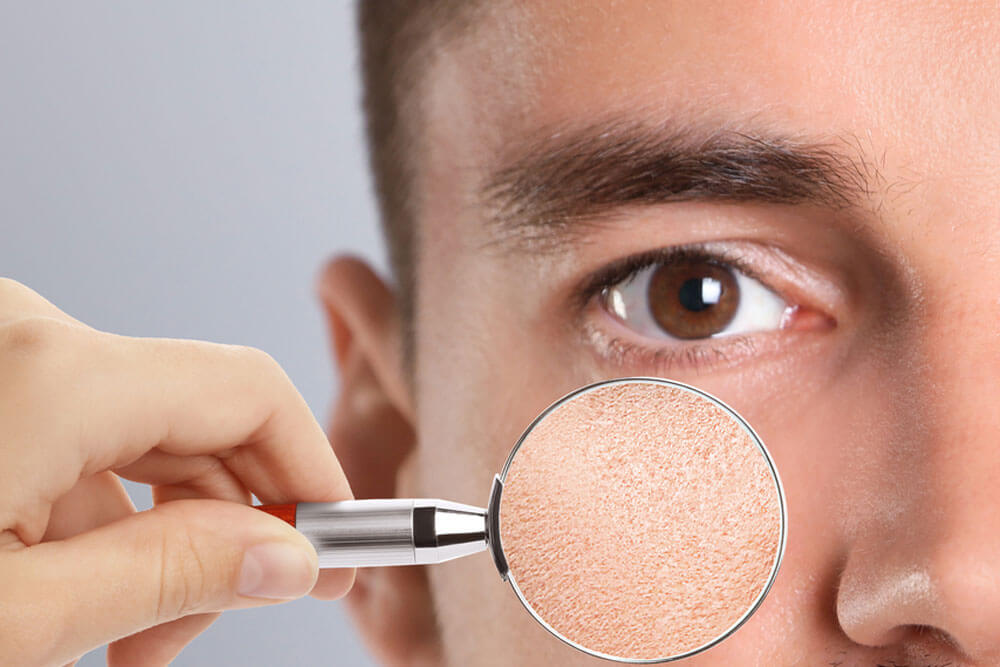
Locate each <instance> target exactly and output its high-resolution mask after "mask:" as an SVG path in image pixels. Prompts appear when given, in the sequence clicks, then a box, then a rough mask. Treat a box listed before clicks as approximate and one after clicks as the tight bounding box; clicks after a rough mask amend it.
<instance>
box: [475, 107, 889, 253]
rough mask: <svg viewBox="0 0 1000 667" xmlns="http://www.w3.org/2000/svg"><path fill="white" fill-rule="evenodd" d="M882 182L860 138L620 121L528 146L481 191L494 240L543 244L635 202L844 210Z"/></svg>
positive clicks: (566, 236) (552, 136) (552, 135)
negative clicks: (804, 137)
mask: <svg viewBox="0 0 1000 667" xmlns="http://www.w3.org/2000/svg"><path fill="white" fill-rule="evenodd" d="M880 182H881V176H880V174H879V172H878V169H877V168H876V167H875V166H874V165H872V164H871V163H869V162H867V161H866V160H865V159H864V158H863V154H862V152H861V151H860V142H859V141H851V140H848V139H837V140H829V141H804V140H801V139H795V138H792V137H789V136H783V135H780V134H774V133H773V132H763V131H760V132H750V131H736V130H730V129H716V130H713V131H710V132H701V133H698V132H694V131H691V130H684V131H678V130H671V129H669V128H656V127H652V126H650V125H645V124H626V123H620V122H619V123H610V124H603V125H595V126H590V127H586V128H583V129H580V130H576V131H571V132H561V131H560V132H552V133H548V134H547V135H542V138H541V139H538V140H532V141H528V142H526V143H525V145H524V146H523V147H522V148H521V149H520V152H519V153H516V154H515V156H514V157H513V158H512V159H510V158H508V159H507V160H505V161H503V162H502V164H501V165H500V166H499V167H497V168H495V169H494V170H493V171H492V173H491V175H490V176H488V178H487V179H486V181H485V185H484V186H483V188H482V190H481V192H480V195H481V202H482V203H483V204H484V205H485V206H486V207H487V210H488V211H489V217H490V222H489V224H490V225H491V226H492V227H494V228H495V229H493V230H491V231H493V232H494V234H493V237H494V240H495V241H497V242H501V243H504V242H505V241H506V242H511V243H513V244H514V245H517V246H523V245H525V244H527V245H530V247H531V248H533V249H536V250H538V249H543V248H545V247H550V246H552V245H559V244H561V243H562V242H563V241H566V240H568V239H570V238H573V237H574V236H575V235H576V232H578V231H579V228H580V226H581V225H580V224H579V223H580V222H581V221H583V220H587V221H592V222H593V221H600V220H602V219H606V218H607V217H608V216H609V215H611V214H614V213H617V212H621V211H622V210H623V209H625V208H632V207H635V206H652V205H656V204H666V203H670V202H679V201H715V202H732V203H736V202H760V203H772V204H804V203H811V204H818V205H821V206H825V207H829V208H833V209H837V210H840V209H845V208H852V207H856V206H863V205H864V204H865V203H871V202H870V200H871V195H872V192H873V188H874V187H876V185H877V184H879V183H880ZM504 244H505V245H506V243H504Z"/></svg>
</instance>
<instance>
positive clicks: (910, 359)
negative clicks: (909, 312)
mask: <svg viewBox="0 0 1000 667" xmlns="http://www.w3.org/2000/svg"><path fill="white" fill-rule="evenodd" d="M944 275H945V277H944V278H943V279H941V280H938V281H937V283H936V284H935V285H933V289H928V290H926V291H925V294H924V297H925V298H924V300H923V302H922V309H921V310H922V312H921V314H920V317H919V318H918V319H919V321H918V322H916V323H915V324H914V326H913V327H912V330H913V332H914V334H913V335H912V336H911V337H910V338H909V340H908V343H907V344H906V346H905V347H906V351H905V352H904V353H902V354H900V356H899V357H898V359H897V360H896V361H895V362H894V363H896V364H897V366H899V367H902V366H904V365H906V366H908V371H906V372H898V373H897V374H895V376H896V377H898V378H900V379H902V378H905V381H906V382H908V383H913V386H911V387H909V388H907V389H908V390H907V391H906V392H905V393H906V395H907V396H910V397H911V400H910V405H908V406H907V409H908V410H909V411H910V416H909V417H908V418H906V419H904V420H903V421H902V423H901V424H900V427H899V430H898V431H897V433H895V434H894V437H895V438H897V439H899V440H902V442H901V443H897V444H895V445H892V447H893V449H894V451H895V452H897V454H896V456H897V457H904V458H905V459H907V460H901V461H896V464H897V465H894V466H892V467H891V468H887V470H891V471H893V472H892V474H894V475H895V478H894V479H892V480H888V479H887V480H885V481H886V483H888V484H895V485H908V486H909V487H910V488H909V489H908V490H906V491H903V492H901V493H900V494H899V497H901V498H904V499H905V501H904V502H901V503H899V505H898V511H897V512H895V513H892V514H889V515H885V518H884V519H883V520H880V521H879V524H880V525H874V523H872V524H869V525H868V526H867V527H866V529H864V530H862V531H859V533H858V534H857V535H856V536H855V540H854V544H852V545H851V546H850V548H849V553H848V560H847V563H846V565H845V569H844V572H843V575H842V581H841V587H840V590H839V592H838V601H837V603H838V615H839V617H840V620H841V625H842V627H843V628H844V630H845V631H846V632H847V634H848V635H849V636H852V638H854V639H855V640H856V641H859V642H861V643H866V644H885V643H894V642H899V641H904V638H906V637H909V638H910V640H913V637H915V636H919V635H920V633H919V632H914V629H915V628H919V627H933V628H936V629H937V630H939V631H941V632H943V633H946V634H947V635H948V636H949V637H951V639H952V640H953V641H954V643H956V644H957V645H958V646H959V647H960V648H961V650H962V651H963V652H965V653H966V654H968V655H970V656H975V657H979V658H981V659H982V658H988V659H996V658H997V657H1000V634H998V633H997V630H996V628H997V627H1000V391H997V390H998V389H1000V344H998V340H1000V339H998V334H997V332H998V331H1000V304H998V299H997V296H996V295H998V294H1000V274H998V275H997V276H996V277H994V276H992V275H983V272H981V271H980V272H972V271H969V270H965V271H962V270H960V269H959V268H958V267H955V268H953V269H951V270H949V271H947V272H945V274H944ZM907 628H909V629H910V632H907V630H906V629H907ZM925 637H926V633H925Z"/></svg>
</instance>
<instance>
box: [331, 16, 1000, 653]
mask: <svg viewBox="0 0 1000 667" xmlns="http://www.w3.org/2000/svg"><path fill="white" fill-rule="evenodd" d="M998 71H1000V8H998V6H997V5H996V3H992V2H982V3H973V2H959V3H953V4H949V3H940V4H936V5H934V6H932V5H931V4H930V3H914V2H904V1H902V0H900V1H897V2H880V3H861V2H858V3H853V2H828V3H821V2H817V3H777V2H746V1H742V0H741V1H739V2H735V1H734V2H711V3H706V2H699V3H673V2H660V3H648V2H628V1H622V2H615V3H613V4H608V3H594V5H592V6H591V5H582V4H581V3H572V2H566V3H559V2H546V3H534V4H533V5H532V6H530V7H528V6H520V3H519V6H516V7H506V6H505V7H502V8H501V7H494V8H492V9H490V10H489V11H488V12H485V13H482V15H480V16H478V17H477V20H476V21H475V22H474V23H473V26H472V27H471V28H470V29H468V30H467V31H466V32H465V33H464V35H463V36H462V37H460V38H459V39H456V40H453V41H451V42H449V43H448V44H447V45H446V48H444V49H443V51H442V53H441V55H440V56H439V57H438V58H437V59H436V60H435V61H434V63H433V65H432V67H431V69H430V70H429V72H428V77H429V78H428V81H427V97H426V99H425V103H426V110H427V118H426V119H425V122H424V130H425V132H426V134H425V141H426V145H427V146H428V153H427V155H426V156H425V159H424V160H423V161H422V163H421V165H420V168H419V174H420V176H419V178H418V183H417V192H418V194H419V202H418V207H417V209H418V214H419V215H418V217H419V220H420V223H419V230H420V234H419V236H420V243H419V247H418V249H417V257H418V271H417V284H418V288H417V302H416V309H415V312H416V321H415V332H416V338H415V340H414V346H413V349H414V353H415V359H413V360H411V361H412V362H413V376H412V377H409V376H408V375H407V370H406V364H404V363H402V360H401V359H400V355H399V353H398V350H399V349H400V340H399V336H400V334H399V328H398V322H397V320H396V312H397V307H398V306H397V304H396V302H395V301H394V297H393V294H392V293H391V291H390V290H389V288H387V287H386V286H385V285H384V284H383V283H382V281H381V280H380V279H379V278H377V277H376V276H375V275H374V274H372V273H371V272H370V271H369V270H368V269H367V268H365V267H364V266H362V265H360V264H359V263H357V262H355V261H352V260H341V261H339V262H335V263H334V264H332V265H331V266H330V267H329V268H328V270H327V271H326V272H325V274H324V277H323V279H322V286H323V287H322V293H323V295H324V301H325V303H326V305H327V310H328V313H329V320H330V323H331V330H332V332H333V339H334V348H335V352H336V356H337V359H338V361H339V365H340V372H341V386H342V393H341V395H340V397H339V399H338V403H337V405H336V407H335V410H334V414H333V418H332V424H331V429H330V436H331V440H332V441H333V443H334V446H335V448H336V451H337V454H338V457H339V458H340V459H341V461H342V463H343V465H344V468H345V470H346V472H347V474H348V477H349V479H350V480H351V483H352V487H353V489H354V492H355V495H356V496H357V497H374V496H386V495H393V494H396V495H401V496H430V497H442V498H448V499H451V500H455V501H460V502H466V503H472V504H479V505H483V504H485V502H486V495H487V493H488V489H489V487H490V483H491V479H492V476H493V474H494V473H496V472H497V471H498V470H499V469H500V467H501V465H502V463H503V460H504V458H505V456H506V454H507V452H508V450H509V448H510V446H511V445H512V444H513V442H514V441H515V440H516V438H517V436H518V435H519V433H520V432H521V430H522V429H523V428H524V427H525V426H526V425H527V424H528V423H529V422H530V421H531V419H532V418H533V417H534V416H535V415H536V414H537V413H538V412H539V411H541V410H542V409H543V408H544V407H545V406H546V405H548V404H549V403H550V402H552V401H553V400H554V399H556V398H558V397H559V396H561V395H562V394H564V393H566V392H567V391H569V390H572V389H573V388H575V387H578V386H580V385H582V384H585V383H588V382H591V381H595V380H599V379H604V378H610V377H618V376H626V375H657V376H665V377H669V378H673V379H677V380H680V381H683V382H687V383H690V384H693V385H695V386H698V387H700V388H702V389H704V390H706V391H708V392H710V393H713V394H715V395H717V396H719V397H720V398H722V399H723V400H724V401H726V402H727V403H729V404H730V405H732V406H733V407H734V408H735V409H736V410H737V411H739V412H740V413H741V414H742V415H743V416H744V417H745V418H746V419H747V420H748V421H749V423H751V424H752V425H753V426H754V428H755V429H756V430H757V431H758V433H759V434H760V435H761V437H762V439H763V440H764V442H765V443H766V444H767V445H768V448H769V449H770V451H771V453H772V455H773V457H774V459H775V462H776V465H777V467H778V469H779V471H780V473H781V475H782V480H783V483H784V486H785V491H786V495H787V502H788V509H789V539H788V544H787V550H786V554H785V560H784V564H783V566H782V570H781V572H780V574H779V576H778V579H777V581H776V583H775V586H774V588H773V589H772V590H771V592H770V594H769V596H768V597H767V599H766V600H765V602H764V604H763V605H762V607H761V608H760V609H759V611H758V612H757V613H756V614H755V615H754V616H753V617H752V618H751V619H750V620H749V621H748V622H747V624H746V625H745V626H743V627H742V628H741V629H740V630H738V631H737V632H736V633H735V634H734V635H733V636H732V637H730V638H729V639H727V640H726V641H724V642H722V643H721V644H720V645H718V646H717V647H715V648H712V649H710V650H709V651H707V652H705V653H704V654H702V655H700V656H697V657H695V658H692V659H690V660H688V661H687V662H686V663H685V664H690V665H709V664H732V665H754V664H759V665H792V664H833V665H874V664H897V665H913V666H921V667H922V666H925V665H943V664H948V665H994V664H998V663H1000V632H998V631H997V628H998V627H1000V558H998V557H997V555H998V554H1000V492H998V491H997V490H996V480H997V479H1000V449H998V447H997V433H1000V410H997V408H996V401H997V399H996V392H995V391H994V389H995V387H996V386H997V384H998V382H1000V365H998V364H997V362H996V361H995V358H996V351H997V350H998V349H1000V347H998V340H997V336H996V333H995V331H996V326H997V325H996V323H997V321H998V317H1000V299H998V297H997V294H998V293H1000V272H998V271H997V270H996V267H997V265H998V260H1000V231H998V229H1000V228H998V223H1000V198H998V197H997V194H996V193H997V192H998V191H1000V176H998V175H997V174H998V172H1000V84H998V83H997V72H998ZM604 125H606V126H607V127H609V128H620V127H623V126H625V127H641V128H645V129H646V130H647V131H651V132H655V131H662V132H670V133H672V134H674V135H679V136H684V137H689V138H690V137H706V136H708V137H711V136H718V135H719V134H720V133H722V134H724V135H726V136H731V135H730V134H727V133H736V136H749V137H751V138H754V139H756V138H763V139H764V140H765V141H770V140H772V139H774V138H779V139H780V141H783V142H785V143H784V144H782V145H789V143H788V142H791V144H794V145H797V146H824V147H826V148H827V149H828V150H829V151H830V153H831V154H832V155H836V156H839V157H841V158H842V159H843V162H842V163H841V165H842V166H844V165H848V166H850V167H853V168H854V174H855V176H856V179H855V180H854V181H853V184H854V185H855V186H858V187H855V188H853V189H852V191H851V193H850V195H851V196H850V197H849V198H848V199H846V200H840V201H820V200H819V198H810V197H804V198H802V199H801V200H800V201H793V202H788V203H775V202H773V201H763V200H761V198H760V197H757V196H746V197H726V196H720V195H718V193H716V194H714V195H713V194H708V195H706V194H704V193H702V194H701V195H698V196H681V197H677V198H676V199H675V200H672V201H665V202H651V201H641V202H632V203H629V204H628V205H615V204H613V203H612V204H610V205H608V206H606V207H605V208H604V209H603V210H601V211H599V212H595V211H587V210H578V211H576V213H575V214H574V215H573V216H570V217H568V218H565V219H564V220H563V222H564V224H563V225H562V228H563V229H565V230H570V231H571V233H570V234H569V235H567V236H565V238H563V237H559V238H554V237H553V236H552V235H551V234H549V232H551V229H549V228H545V227H544V226H543V230H542V231H541V234H542V236H541V237H540V239H541V240H539V239H536V240H531V238H535V236H536V235H534V234H525V233H524V228H519V229H521V231H520V232H519V233H510V231H509V229H507V227H505V226H504V224H505V223H504V222H503V220H501V221H500V222H498V221H497V219H496V218H497V202H496V200H494V199H490V198H489V197H486V196H484V192H483V190H484V188H486V187H487V186H489V185H490V184H492V183H495V182H496V181H497V175H498V173H500V172H502V171H503V170H504V169H506V168H508V167H510V166H511V164H523V163H524V161H525V160H527V161H528V162H530V161H531V159H532V157H537V155H538V154H539V152H540V151H543V150H545V149H547V148H551V146H552V144H553V142H556V143H558V141H559V137H566V136H577V135H580V136H585V137H586V136H589V133H590V132H591V129H592V128H595V127H596V128H601V127H602V126H604ZM693 143H694V144H697V143H698V142H697V141H694V142H693ZM519 161H520V162H519ZM859 183H860V184H861V185H859ZM528 212H529V213H530V210H529V211H528ZM577 213H578V215H577ZM501 217H502V216H501ZM510 222H511V220H510V219H507V220H506V223H510ZM531 229H532V231H533V232H534V231H538V230H535V229H534V228H531ZM528 237H531V238H528ZM676 246H698V247H702V248H703V249H708V250H711V251H713V252H715V251H718V252H721V253H723V254H724V255H725V257H728V258H736V259H737V260H739V261H740V262H742V264H743V266H744V267H745V268H747V269H748V270H750V271H753V272H754V274H755V277H756V278H757V279H758V280H759V281H760V282H761V283H762V284H764V285H765V286H766V287H768V288H769V289H770V290H771V291H772V292H773V293H774V294H776V295H777V296H778V297H780V298H781V299H782V300H783V301H784V302H785V304H786V305H787V306H789V307H797V309H795V310H794V312H793V313H792V315H793V316H792V317H791V318H790V319H789V320H787V321H785V322H784V323H783V326H774V327H770V328H767V329H765V330H757V331H753V332H746V333H742V334H737V335H734V336H730V337H715V338H710V339H703V340H671V339H668V338H664V337H663V336H662V335H660V336H656V335H655V334H650V333H649V331H648V330H647V331H645V332H643V333H640V332H636V331H633V330H632V329H630V327H629V326H628V325H627V324H626V323H624V322H622V321H621V320H617V319H615V318H614V317H613V316H612V315H610V314H609V313H608V312H607V311H606V310H604V309H602V306H601V303H600V299H599V298H598V297H597V295H592V298H589V299H588V298H586V297H585V296H581V294H580V293H579V290H580V288H581V286H582V285H584V284H586V283H587V282H588V280H590V279H591V278H592V276H594V275H595V274H596V273H598V272H600V271H601V270H602V269H604V268H605V267H607V266H608V265H611V264H613V263H615V262H619V261H620V260H622V259H624V258H628V257H630V256H633V255H639V254H643V253H648V252H650V251H655V250H659V249H669V248H672V247H676ZM613 340H617V341H618V342H616V343H612V342H609V341H613ZM349 602H350V605H351V609H352V611H353V613H354V615H355V618H356V620H357V622H358V626H359V628H360V629H361V631H362V633H363V634H364V636H365V637H366V639H367V640H368V642H369V645H370V646H371V647H372V649H373V651H374V652H375V654H376V655H377V656H378V657H379V658H380V659H381V660H383V661H384V662H386V663H388V664H400V665H417V664H449V665H494V664H497V665H499V664H505V665H506V664H517V665H552V664H559V665H575V664H581V665H583V664H604V663H602V662H599V661H597V660H596V659H591V658H588V657H586V656H584V655H582V654H580V653H577V652H575V651H573V650H572V649H570V648H568V647H566V646H564V645H563V644H561V643H560V642H559V641H558V640H556V639H554V638H552V637H551V636H549V635H548V633H547V632H546V631H545V630H544V629H543V628H541V627H540V626H538V625H537V624H536V623H535V622H534V621H533V620H532V619H531V618H530V617H529V616H528V615H527V614H526V613H525V612H524V610H523V609H522V608H521V607H520V605H519V603H518V602H517V600H516V599H515V597H514V595H513V594H512V593H511V591H510V590H508V589H507V587H506V586H505V585H504V584H502V583H501V582H500V580H499V578H498V576H497V574H496V571H495V569H494V567H493V564H492V562H491V561H490V559H489V557H488V556H486V555H485V554H484V555H482V556H476V557H471V558H467V559H462V560H459V561H454V562H451V563H447V564H443V565H439V566H435V567H433V568H427V569H417V568H409V569H407V568H396V569H389V568H384V569H378V570H364V571H360V572H359V574H358V580H357V585H356V587H355V590H354V592H352V594H351V597H350V598H349Z"/></svg>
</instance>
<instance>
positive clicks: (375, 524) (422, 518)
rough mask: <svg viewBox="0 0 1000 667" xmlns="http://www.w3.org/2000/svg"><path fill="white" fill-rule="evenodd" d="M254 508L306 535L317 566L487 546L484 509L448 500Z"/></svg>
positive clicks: (431, 558) (448, 555)
mask: <svg viewBox="0 0 1000 667" xmlns="http://www.w3.org/2000/svg"><path fill="white" fill-rule="evenodd" d="M257 509H259V510H262V511H264V512H267V513H268V514H271V515H274V516H276V517H278V518H279V519H282V520H284V521H286V522H288V523H289V524H291V525H292V526H294V527H295V529H296V530H298V531H299V532H300V533H302V534H303V535H305V536H306V538H307V539H308V540H309V541H310V542H312V545H313V546H314V547H315V548H316V553H317V554H319V566H320V567H322V568H333V567H382V566H386V565H427V564H431V563H441V562H443V561H446V560H451V559H453V558H458V557H460V556H467V555H469V554H473V553H476V552H477V551H483V550H484V549H485V548H486V510H485V509H481V508H479V507H473V506H471V505H462V504H459V503H453V502H451V501H448V500H437V499H430V498H391V499H386V500H342V501H338V502H333V503H298V504H292V505H259V506H257Z"/></svg>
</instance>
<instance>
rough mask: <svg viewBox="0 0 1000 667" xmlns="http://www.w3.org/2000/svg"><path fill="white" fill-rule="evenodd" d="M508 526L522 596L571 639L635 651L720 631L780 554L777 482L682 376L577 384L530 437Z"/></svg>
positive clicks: (509, 487)
mask: <svg viewBox="0 0 1000 667" xmlns="http://www.w3.org/2000/svg"><path fill="white" fill-rule="evenodd" d="M500 538H501V544H502V545H503V549H504V553H505V555H506V558H507V563H508V566H509V568H510V575H511V578H512V579H513V580H514V582H515V584H516V586H517V587H518V589H519V590H520V591H521V593H522V595H523V597H524V599H525V601H526V602H527V603H528V605H530V607H531V608H532V609H533V610H534V611H535V613H536V614H538V615H539V616H540V617H541V618H542V619H543V620H544V621H545V622H546V623H548V624H549V625H550V626H551V627H552V628H553V629H555V630H556V631H557V632H558V633H559V634H560V635H562V636H563V637H564V638H566V639H568V640H570V641H571V642H573V643H575V644H578V645H580V646H582V647H585V648H587V649H589V650H591V651H594V652H597V653H602V654H604V655H608V656H614V657H619V658H627V659H630V660H653V659H658V658H669V657H672V656H677V655H681V654H684V653H688V652H690V651H693V650H695V649H697V648H699V647H701V646H704V645H705V644H708V643H710V642H712V641H714V640H715V639H717V638H718V637H720V636H722V635H723V634H724V633H725V632H726V631H727V630H728V629H730V628H731V627H732V626H733V625H735V624H736V623H738V622H739V621H740V620H741V618H742V617H743V616H744V615H745V614H746V613H747V612H748V610H750V609H751V608H752V607H753V605H754V603H756V602H757V600H758V599H759V598H760V596H761V593H762V592H763V590H764V588H765V587H766V586H767V583H768V581H769V580H770V578H771V574H772V572H773V569H774V565H775V561H776V559H777V557H778V552H779V547H780V538H781V506H780V499H779V496H778V487H777V485H776V483H775V480H774V476H773V475H772V474H771V469H770V466H769V465H768V463H767V459H766V458H765V457H764V455H763V452H762V450H761V449H760V447H759V446H758V445H757V442H756V440H755V439H754V438H753V437H752V436H751V434H750V433H749V432H748V431H747V429H746V428H745V427H744V426H743V425H742V424H741V423H740V422H739V421H737V420H736V419H734V418H733V417H732V416H731V415H730V413H728V412H727V411H725V410H723V409H722V408H721V407H719V406H718V405H716V404H715V403H713V402H711V401H710V400H708V399H706V398H704V397H702V396H701V395H699V394H696V393H694V392H692V391H688V390H686V389H682V388H680V387H677V386H675V385H668V384H660V383H652V382H641V383H639V382H633V383H625V384H611V385H605V386H599V387H597V388H594V389H590V390H587V391H585V392H583V393H581V394H577V395H576V396H574V397H573V398H571V399H569V400H568V401H567V402H566V403H563V404H561V405H560V406H559V407H558V408H556V409H555V410H554V411H552V412H550V413H549V414H548V415H546V416H545V417H544V418H543V419H542V420H541V421H540V422H539V423H538V424H537V425H536V426H535V427H534V428H533V429H532V430H531V431H530V432H529V433H528V435H527V436H526V437H525V438H524V439H523V441H522V442H521V444H520V447H519V449H518V450H517V452H516V454H515V455H514V457H513V459H512V461H511V465H510V466H509V468H508V469H507V475H506V479H505V482H504V492H503V499H502V501H501V504H500Z"/></svg>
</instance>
